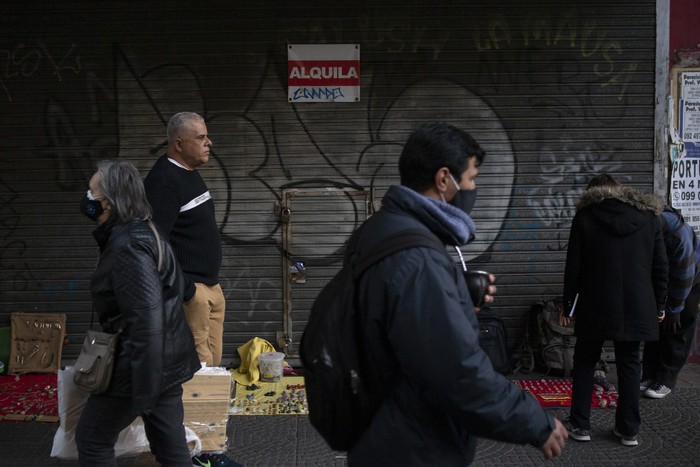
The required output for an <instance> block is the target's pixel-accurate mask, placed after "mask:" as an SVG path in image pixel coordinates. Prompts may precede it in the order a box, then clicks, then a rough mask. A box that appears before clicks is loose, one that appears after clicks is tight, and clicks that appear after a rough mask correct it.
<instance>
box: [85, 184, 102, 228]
mask: <svg viewBox="0 0 700 467" xmlns="http://www.w3.org/2000/svg"><path fill="white" fill-rule="evenodd" d="M80 212H82V213H83V215H85V217H87V218H88V219H90V220H91V221H94V222H97V219H99V217H100V216H101V215H102V214H103V213H104V212H105V210H104V208H103V207H102V203H101V202H100V201H98V200H96V199H95V198H94V197H93V196H92V192H90V190H88V191H87V193H85V194H84V195H83V199H82V200H81V201H80Z"/></svg>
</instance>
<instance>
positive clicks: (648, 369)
mask: <svg viewBox="0 0 700 467" xmlns="http://www.w3.org/2000/svg"><path fill="white" fill-rule="evenodd" d="M661 224H662V226H663V231H664V244H665V245H666V254H667V255H668V266H669V274H668V300H667V301H666V315H665V317H664V320H663V322H662V323H661V329H659V340H658V341H651V342H646V343H645V344H644V357H643V362H644V363H643V364H642V382H641V383H640V385H639V390H640V391H642V392H643V394H644V395H645V396H646V397H649V398H652V399H663V398H664V397H666V396H667V395H669V394H670V393H671V390H672V389H673V388H674V387H675V386H676V380H677V379H678V373H680V371H681V368H683V365H685V361H686V360H687V359H688V354H690V349H691V346H692V345H693V337H695V322H696V321H697V316H698V306H700V242H699V241H698V237H697V235H696V234H695V231H694V230H693V227H692V226H691V225H689V224H688V223H687V222H685V220H684V219H683V215H682V214H681V213H680V212H678V211H676V210H675V209H673V208H672V207H670V206H666V207H665V208H664V211H663V212H662V213H661Z"/></svg>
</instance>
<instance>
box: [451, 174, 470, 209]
mask: <svg viewBox="0 0 700 467" xmlns="http://www.w3.org/2000/svg"><path fill="white" fill-rule="evenodd" d="M449 175H450V178H451V179H452V183H454V185H455V188H457V193H455V195H454V197H452V199H451V200H450V201H449V204H451V205H452V206H454V207H456V208H457V209H459V210H461V211H464V212H466V213H467V214H469V213H471V212H472V208H473V207H474V203H475V202H476V188H474V189H473V190H463V189H461V188H460V187H459V184H458V183H457V180H455V178H454V177H453V176H452V174H449Z"/></svg>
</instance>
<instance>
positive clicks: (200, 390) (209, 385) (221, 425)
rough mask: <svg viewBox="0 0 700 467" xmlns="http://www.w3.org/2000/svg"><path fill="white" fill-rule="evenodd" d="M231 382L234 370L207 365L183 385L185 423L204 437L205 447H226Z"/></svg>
mask: <svg viewBox="0 0 700 467" xmlns="http://www.w3.org/2000/svg"><path fill="white" fill-rule="evenodd" d="M217 370H221V371H217ZM231 384H232V380H231V373H229V371H228V370H226V369H225V368H220V369H218V368H206V369H204V370H200V371H198V372H197V373H196V374H195V375H194V377H193V378H192V379H191V380H190V381H188V382H186V383H185V384H183V385H182V391H183V392H182V404H183V406H184V408H185V426H186V427H187V428H189V429H190V430H192V431H194V433H195V434H196V435H197V436H198V437H199V439H200V440H201V441H202V451H219V452H220V451H225V450H226V449H227V446H226V427H227V425H228V410H229V404H230V402H231Z"/></svg>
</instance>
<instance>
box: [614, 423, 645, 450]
mask: <svg viewBox="0 0 700 467" xmlns="http://www.w3.org/2000/svg"><path fill="white" fill-rule="evenodd" d="M613 434H614V435H615V436H617V437H618V438H620V442H621V443H622V445H623V446H637V445H638V444H639V441H637V435H634V436H624V435H623V434H622V433H620V432H619V431H617V427H615V428H613Z"/></svg>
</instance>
